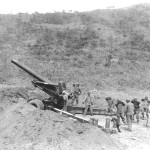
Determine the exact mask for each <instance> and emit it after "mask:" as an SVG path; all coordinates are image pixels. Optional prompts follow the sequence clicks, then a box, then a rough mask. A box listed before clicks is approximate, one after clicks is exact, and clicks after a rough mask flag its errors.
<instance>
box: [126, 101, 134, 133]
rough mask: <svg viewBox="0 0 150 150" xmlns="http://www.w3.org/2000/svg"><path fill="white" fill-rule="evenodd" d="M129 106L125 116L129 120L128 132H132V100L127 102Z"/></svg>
mask: <svg viewBox="0 0 150 150" xmlns="http://www.w3.org/2000/svg"><path fill="white" fill-rule="evenodd" d="M126 101H127V104H126V106H125V115H126V118H127V125H128V130H129V131H132V117H133V114H134V106H133V103H131V102H130V100H126Z"/></svg>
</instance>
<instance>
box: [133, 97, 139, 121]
mask: <svg viewBox="0 0 150 150" xmlns="http://www.w3.org/2000/svg"><path fill="white" fill-rule="evenodd" d="M131 103H133V106H134V114H133V118H132V119H133V120H134V115H136V119H137V123H139V114H140V102H139V101H138V100H137V99H136V98H135V99H133V100H132V101H131Z"/></svg>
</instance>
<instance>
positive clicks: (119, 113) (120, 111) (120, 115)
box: [116, 100, 126, 124]
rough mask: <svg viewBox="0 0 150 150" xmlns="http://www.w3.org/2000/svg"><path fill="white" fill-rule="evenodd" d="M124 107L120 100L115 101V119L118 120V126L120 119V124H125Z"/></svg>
mask: <svg viewBox="0 0 150 150" xmlns="http://www.w3.org/2000/svg"><path fill="white" fill-rule="evenodd" d="M124 106H125V104H124V103H123V102H122V101H120V100H118V101H117V104H116V108H117V118H118V121H119V124H120V118H121V119H122V122H123V123H124V124H126V122H125V118H124Z"/></svg>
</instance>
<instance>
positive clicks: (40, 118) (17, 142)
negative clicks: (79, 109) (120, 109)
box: [0, 98, 125, 150]
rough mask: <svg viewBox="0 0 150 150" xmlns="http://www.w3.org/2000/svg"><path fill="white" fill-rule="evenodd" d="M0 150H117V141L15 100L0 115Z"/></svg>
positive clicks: (20, 100) (94, 128)
mask: <svg viewBox="0 0 150 150" xmlns="http://www.w3.org/2000/svg"><path fill="white" fill-rule="evenodd" d="M0 135H1V136H0V147H1V149H8V150H11V149H12V150H14V149H15V150H48V149H51V150H57V149H58V150H77V149H78V150H79V149H80V150H82V149H87V150H92V149H94V150H101V149H103V150H104V149H105V150H106V149H109V150H121V149H125V147H124V146H123V145H121V144H120V143H119V142H118V141H116V140H113V139H111V138H110V137H109V136H108V135H107V134H105V133H104V132H103V131H101V130H100V129H99V128H97V127H94V126H92V125H90V124H83V123H79V122H77V121H74V120H72V119H70V118H68V117H65V116H61V115H59V114H57V113H55V112H52V111H50V110H45V111H42V110H37V109H36V108H35V107H33V106H31V105H29V104H28V103H26V102H25V101H24V100H23V99H21V98H20V99H18V100H17V103H14V104H12V105H11V106H10V107H9V108H8V107H7V108H4V107H1V111H0Z"/></svg>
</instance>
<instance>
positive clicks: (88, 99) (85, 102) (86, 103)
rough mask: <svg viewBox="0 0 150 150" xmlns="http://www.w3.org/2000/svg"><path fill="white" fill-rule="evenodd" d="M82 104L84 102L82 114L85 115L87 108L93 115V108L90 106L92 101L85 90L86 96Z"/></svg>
mask: <svg viewBox="0 0 150 150" xmlns="http://www.w3.org/2000/svg"><path fill="white" fill-rule="evenodd" d="M83 104H85V110H84V116H86V114H87V111H88V109H90V113H91V115H92V116H93V108H92V105H93V101H92V98H91V95H90V92H87V96H86V98H85V100H84V102H83Z"/></svg>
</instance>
